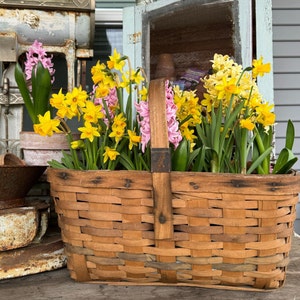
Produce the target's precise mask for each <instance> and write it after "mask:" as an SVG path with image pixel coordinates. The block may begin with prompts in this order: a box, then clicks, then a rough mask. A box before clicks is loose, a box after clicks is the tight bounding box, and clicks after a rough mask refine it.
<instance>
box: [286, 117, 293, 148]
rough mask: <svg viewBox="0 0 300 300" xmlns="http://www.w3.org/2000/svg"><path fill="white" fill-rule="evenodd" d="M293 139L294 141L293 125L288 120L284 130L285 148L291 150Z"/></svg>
mask: <svg viewBox="0 0 300 300" xmlns="http://www.w3.org/2000/svg"><path fill="white" fill-rule="evenodd" d="M294 139H295V128H294V124H293V122H292V121H291V120H288V123H287V128H286V140H285V148H288V149H290V150H292V149H293V145H294Z"/></svg>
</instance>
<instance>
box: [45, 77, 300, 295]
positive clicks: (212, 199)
mask: <svg viewBox="0 0 300 300" xmlns="http://www.w3.org/2000/svg"><path fill="white" fill-rule="evenodd" d="M163 92H164V82H163V81H162V80H155V81H153V82H151V84H150V99H152V98H157V99H158V100H159V99H160V100H162V98H161V97H163V96H164V94H163ZM154 102H155V101H153V103H152V102H151V101H150V103H151V104H150V103H149V105H150V112H151V130H152V145H151V147H152V150H153V151H152V152H153V156H152V172H144V171H105V170H101V171H100V170H99V171H76V170H65V169H52V168H49V170H48V180H49V182H50V184H51V193H52V196H53V199H54V202H55V208H56V212H57V214H58V221H59V226H60V227H61V232H62V239H63V241H64V244H65V252H66V255H67V259H68V269H69V271H70V275H71V277H72V278H73V279H75V280H76V281H84V282H87V281H96V282H106V283H112V284H119V285H120V284H124V285H130V284H134V285H139V284H140V285H147V284H148V285H149V284H150V285H173V284H174V285H178V286H180V285H182V286H184V285H185V286H204V287H221V288H230V289H274V288H278V287H280V286H282V285H283V283H284V281H285V276H286V268H287V265H288V256H289V251H290V248H291V236H292V233H293V223H294V219H295V215H296V213H295V206H296V203H297V202H298V192H299V187H300V184H299V176H298V175H297V176H293V175H240V174H213V173H193V172H169V171H168V163H166V161H168V160H167V159H166V157H167V154H166V153H167V151H166V149H167V147H168V143H167V142H166V141H167V139H166V138H165V137H166V136H164V137H163V138H161V137H160V138H157V139H156V137H154V138H153V133H154V132H157V130H161V125H160V126H159V125H158V124H161V123H157V125H155V123H156V122H157V120H155V118H154V117H153V115H155V116H156V117H157V118H160V116H158V115H159V114H160V112H161V110H162V111H163V110H164V105H161V104H159V103H158V102H159V101H156V102H155V103H154ZM160 102H161V103H163V104H164V101H160ZM157 103H158V104H157ZM153 105H154V108H153ZM153 111H154V112H155V113H154V114H153ZM162 113H164V112H162ZM155 127H157V128H155ZM153 128H154V130H153ZM155 130H156V131H155ZM164 134H166V133H164ZM159 135H161V134H159Z"/></svg>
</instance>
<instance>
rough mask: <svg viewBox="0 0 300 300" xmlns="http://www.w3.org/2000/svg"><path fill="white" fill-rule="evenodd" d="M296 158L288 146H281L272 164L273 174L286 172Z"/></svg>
mask: <svg viewBox="0 0 300 300" xmlns="http://www.w3.org/2000/svg"><path fill="white" fill-rule="evenodd" d="M297 160H298V158H297V157H295V155H294V154H293V152H292V151H291V150H290V149H288V148H283V149H282V150H281V151H280V153H279V156H278V158H277V161H276V164H275V165H274V169H273V174H286V173H288V172H289V171H290V169H291V168H292V166H293V165H294V164H295V163H296V161H297Z"/></svg>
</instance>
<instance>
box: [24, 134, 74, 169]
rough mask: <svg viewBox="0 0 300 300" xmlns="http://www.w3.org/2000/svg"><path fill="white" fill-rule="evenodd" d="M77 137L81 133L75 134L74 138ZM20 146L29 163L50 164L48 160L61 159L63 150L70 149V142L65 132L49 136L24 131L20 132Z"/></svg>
mask: <svg viewBox="0 0 300 300" xmlns="http://www.w3.org/2000/svg"><path fill="white" fill-rule="evenodd" d="M77 138H79V134H74V139H77ZM20 148H21V150H22V152H23V157H24V161H25V163H26V164H27V165H30V166H49V164H48V161H51V160H52V159H55V160H57V161H60V160H61V158H62V150H65V151H68V149H69V144H68V141H67V138H66V135H65V134H63V133H61V134H58V133H57V134H53V135H52V136H51V137H48V136H41V135H39V134H36V133H35V132H33V131H22V132H21V133H20Z"/></svg>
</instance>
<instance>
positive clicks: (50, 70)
mask: <svg viewBox="0 0 300 300" xmlns="http://www.w3.org/2000/svg"><path fill="white" fill-rule="evenodd" d="M53 66H54V65H53V62H52V56H49V55H48V54H47V52H46V50H45V48H44V47H43V44H42V43H40V42H39V41H37V40H35V41H34V42H33V44H32V45H31V46H30V47H29V49H28V51H27V52H26V60H25V62H24V70H23V68H22V66H21V65H20V64H19V63H17V64H16V68H15V79H16V82H17V85H18V88H19V90H20V93H21V96H22V98H23V100H24V105H25V109H26V110H27V113H28V116H29V118H30V120H31V122H32V126H33V129H34V128H35V126H36V124H38V123H39V122H40V121H39V118H40V116H44V115H45V113H46V112H47V113H46V115H45V116H44V118H48V119H50V118H51V113H50V111H51V106H50V102H49V100H50V96H51V93H52V85H53V82H54V80H55V78H54V74H55V69H54V67H53ZM58 123H59V122H58ZM57 132H59V131H58V130H56V133H57ZM20 147H21V149H22V150H23V155H24V160H25V162H26V163H27V164H29V165H48V164H47V161H48V160H49V159H51V158H53V157H56V158H57V159H60V158H61V156H62V155H61V149H67V148H68V144H67V140H66V137H65V136H64V135H61V134H59V135H57V134H55V135H53V133H52V134H51V138H48V137H42V136H41V135H39V134H36V133H34V132H32V131H22V132H21V133H20Z"/></svg>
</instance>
